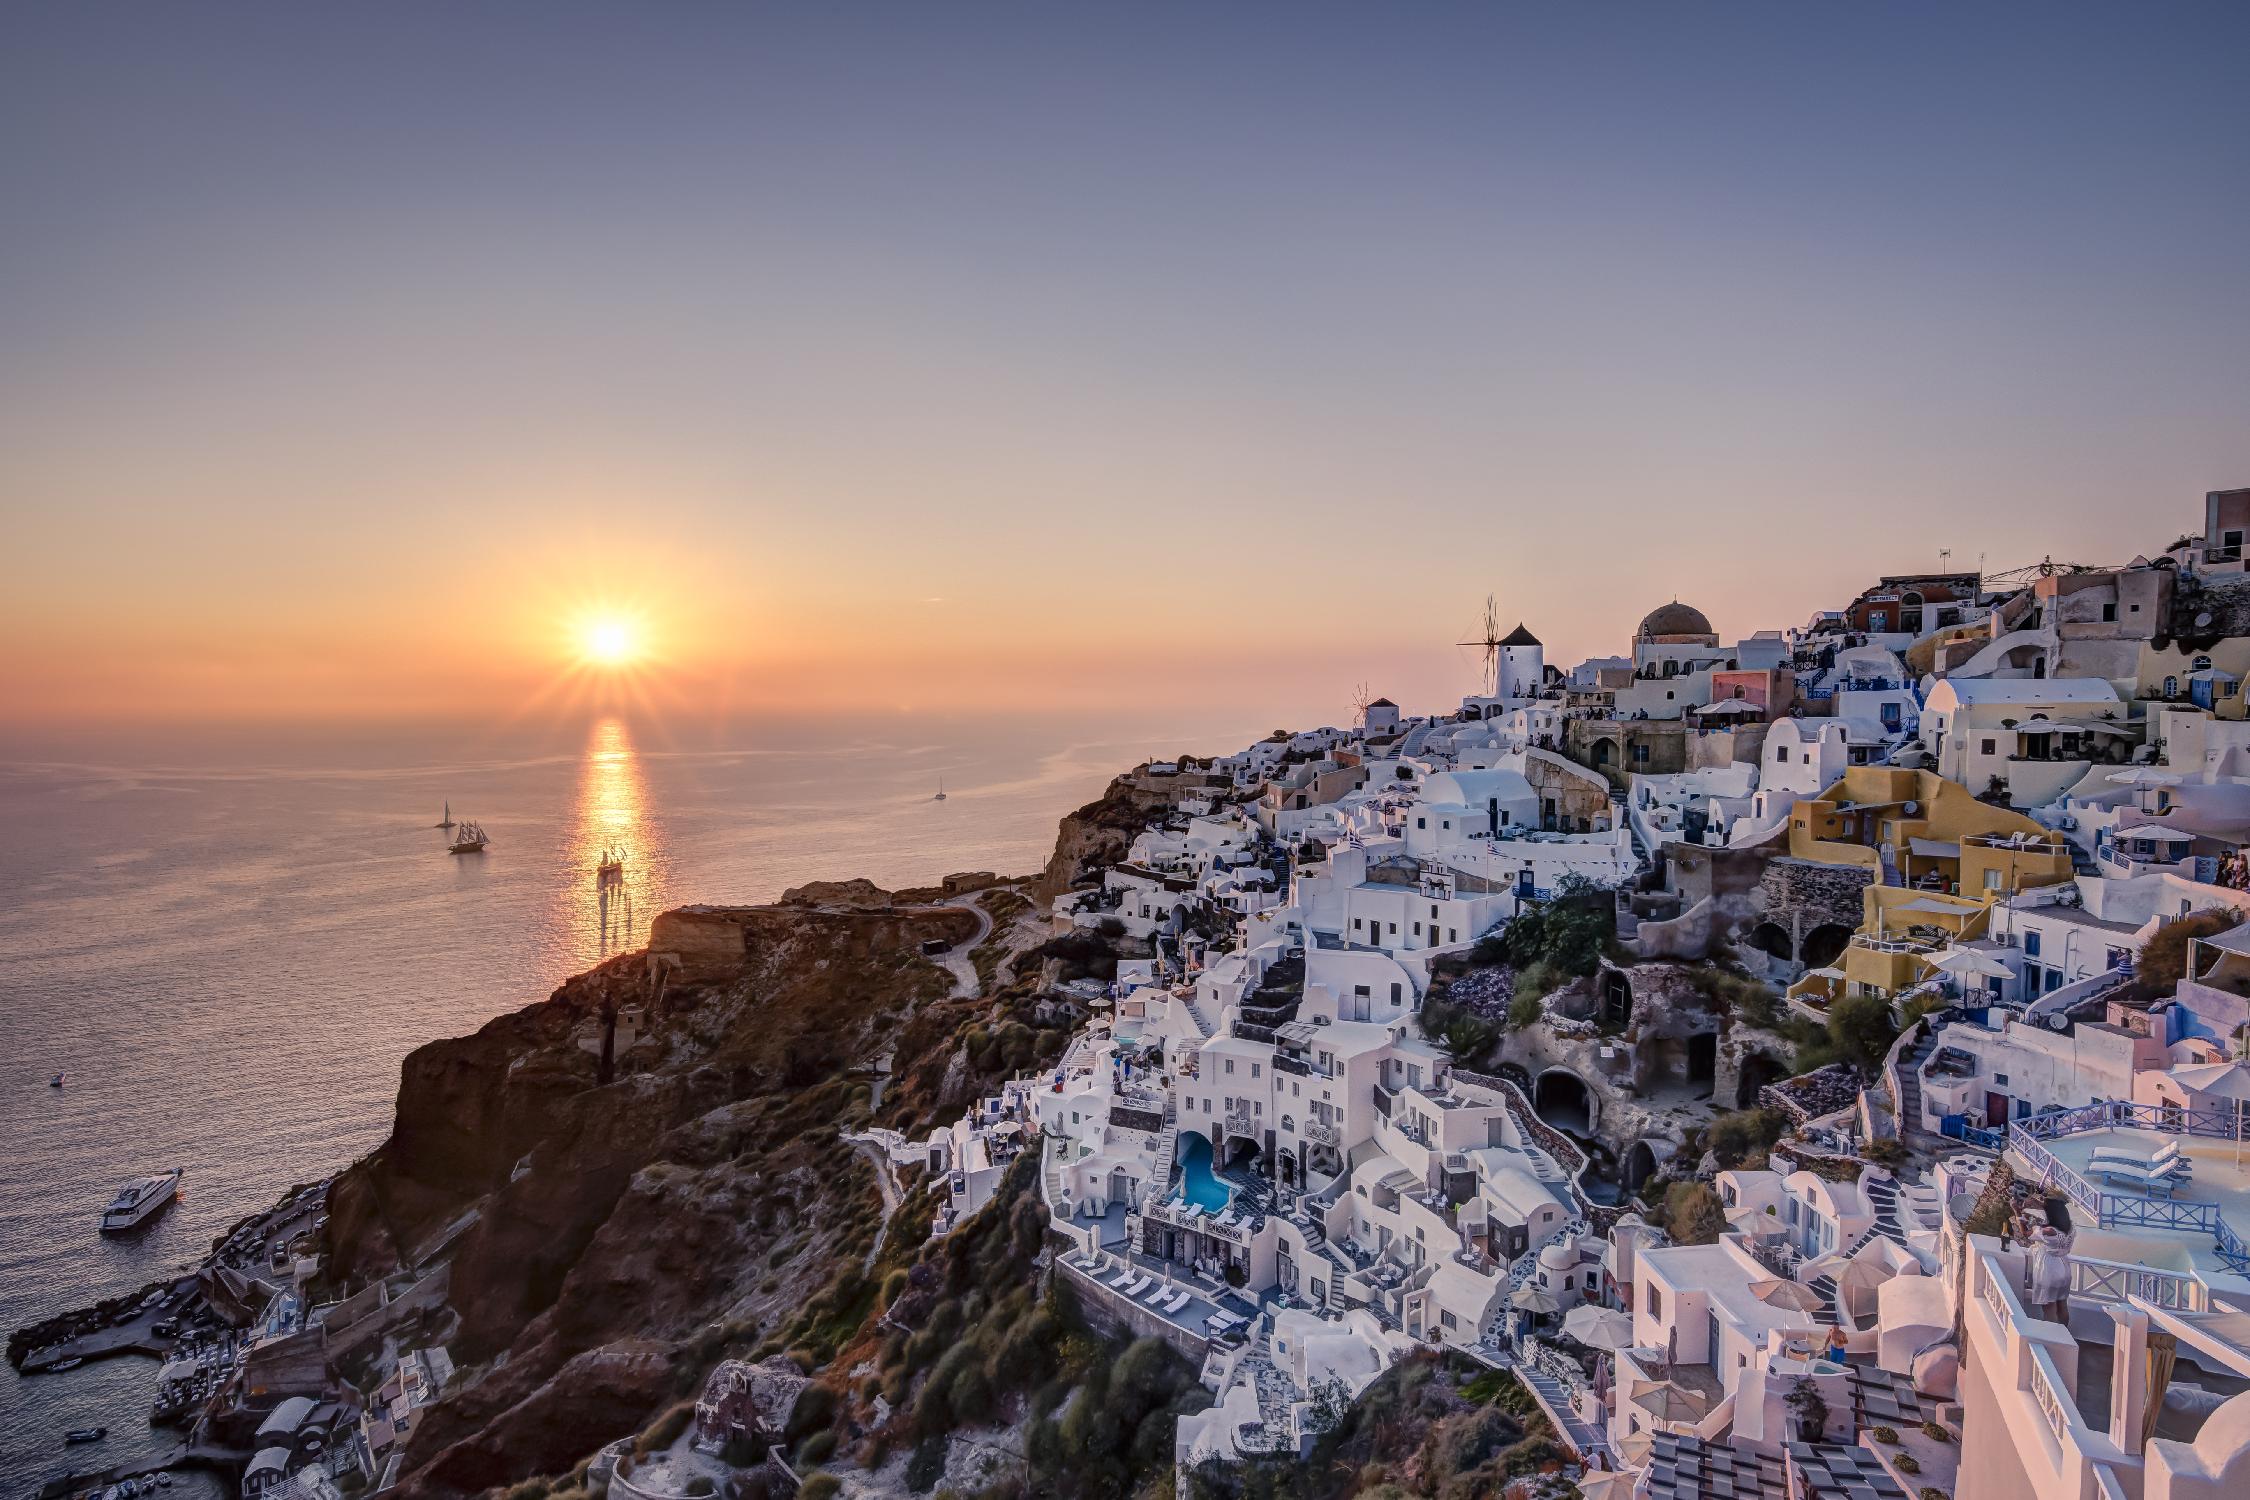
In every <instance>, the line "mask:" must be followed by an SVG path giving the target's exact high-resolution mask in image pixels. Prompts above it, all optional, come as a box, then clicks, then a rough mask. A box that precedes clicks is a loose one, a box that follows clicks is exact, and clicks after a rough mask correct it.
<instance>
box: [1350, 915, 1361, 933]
mask: <svg viewBox="0 0 2250 1500" xmlns="http://www.w3.org/2000/svg"><path fill="white" fill-rule="evenodd" d="M1360 920H1361V919H1360V918H1358V917H1354V918H1352V931H1354V932H1357V931H1359V930H1360Z"/></svg>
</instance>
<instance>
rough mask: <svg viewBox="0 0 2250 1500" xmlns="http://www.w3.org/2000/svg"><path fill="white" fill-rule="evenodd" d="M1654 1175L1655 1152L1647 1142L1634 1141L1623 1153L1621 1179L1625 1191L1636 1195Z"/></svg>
mask: <svg viewBox="0 0 2250 1500" xmlns="http://www.w3.org/2000/svg"><path fill="white" fill-rule="evenodd" d="M1655 1174H1656V1151H1655V1149H1654V1148H1653V1147H1651V1146H1650V1145H1649V1143H1648V1142H1647V1141H1635V1142H1633V1144H1632V1146H1631V1148H1630V1149H1628V1150H1627V1151H1626V1153H1625V1161H1624V1163H1623V1167H1622V1169H1621V1177H1622V1180H1623V1182H1624V1187H1625V1191H1626V1192H1628V1193H1637V1192H1639V1191H1640V1190H1641V1184H1642V1183H1644V1182H1646V1181H1648V1180H1649V1178H1650V1177H1652V1176H1654V1175H1655Z"/></svg>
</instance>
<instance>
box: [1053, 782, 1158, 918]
mask: <svg viewBox="0 0 2250 1500" xmlns="http://www.w3.org/2000/svg"><path fill="white" fill-rule="evenodd" d="M1189 789H1190V788H1189V787H1188V785H1187V784H1186V783H1184V782H1180V781H1179V780H1178V779H1177V778H1174V779H1173V780H1172V781H1170V782H1160V783H1155V784H1152V783H1149V782H1147V781H1145V780H1143V779H1142V778H1141V777H1139V776H1135V775H1126V776H1120V777H1118V778H1117V779H1115V780H1114V781H1112V782H1110V784H1109V786H1108V788H1107V789H1106V790H1105V791H1104V792H1103V793H1102V794H1101V795H1100V796H1099V797H1096V798H1095V799H1094V800H1093V801H1091V802H1089V803H1087V804H1086V805H1085V806H1084V807H1081V808H1079V809H1078V810H1077V811H1076V812H1073V813H1068V814H1066V815H1065V816H1064V817H1063V820H1062V824H1061V826H1060V827H1058V828H1057V829H1056V830H1055V849H1054V853H1053V854H1051V855H1049V856H1048V858H1047V868H1046V869H1045V870H1044V871H1042V872H1041V874H1040V876H1039V893H1040V894H1041V895H1043V896H1045V897H1047V898H1049V899H1052V898H1054V897H1055V896H1058V895H1060V894H1062V893H1063V892H1064V891H1067V890H1069V889H1070V888H1071V887H1072V886H1074V885H1076V884H1078V883H1079V882H1080V881H1082V880H1085V879H1088V878H1090V877H1092V876H1096V875H1098V874H1099V873H1100V872H1101V870H1102V868H1103V866H1105V865H1115V864H1123V863H1124V861H1125V856H1126V854H1127V853H1128V852H1129V851H1130V850H1131V849H1132V847H1133V840H1134V838H1135V837H1137V836H1138V835H1139V834H1140V832H1141V830H1142V829H1144V828H1146V827H1148V825H1149V824H1150V823H1151V822H1152V821H1154V820H1156V819H1158V818H1160V817H1161V816H1162V815H1163V814H1164V813H1165V812H1166V811H1167V810H1168V809H1169V808H1170V807H1171V805H1172V802H1173V801H1174V799H1175V798H1176V797H1177V796H1179V795H1180V794H1181V793H1182V792H1185V791H1187V790H1189Z"/></svg>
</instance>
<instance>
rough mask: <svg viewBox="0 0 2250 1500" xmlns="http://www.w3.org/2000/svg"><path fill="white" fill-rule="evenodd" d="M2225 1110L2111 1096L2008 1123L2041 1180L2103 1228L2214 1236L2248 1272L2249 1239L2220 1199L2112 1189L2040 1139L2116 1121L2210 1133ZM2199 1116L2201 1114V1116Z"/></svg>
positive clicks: (2232, 1265) (2230, 1264)
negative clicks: (2104, 1187) (2088, 1176)
mask: <svg viewBox="0 0 2250 1500" xmlns="http://www.w3.org/2000/svg"><path fill="white" fill-rule="evenodd" d="M2224 1114H2226V1112H2225V1111H2220V1110H2188V1109H2172V1108H2170V1107H2168V1106H2163V1105H2149V1104H2127V1103H2124V1102H2122V1101H2117V1100H2111V1101H2105V1102H2103V1103H2099V1104H2089V1105H2086V1106H2084V1107H2083V1108H2080V1109H2073V1110H2065V1111H2063V1112H2062V1113H2060V1114H2053V1115H2042V1116H2034V1117H2032V1118H2030V1119H2027V1120H2014V1121H2011V1122H2009V1125H2008V1145H2009V1147H2010V1148H2012V1149H2013V1150H2015V1151H2016V1152H2017V1153H2018V1154H2020V1155H2021V1156H2022V1157H2023V1159H2024V1161H2025V1162H2026V1163H2028V1164H2029V1165H2030V1167H2031V1169H2032V1170H2033V1171H2034V1172H2035V1173H2037V1174H2038V1176H2039V1178H2040V1181H2041V1182H2042V1184H2043V1185H2045V1186H2048V1187H2060V1188H2061V1189H2062V1190H2063V1191H2064V1192H2065V1193H2066V1194H2068V1195H2069V1197H2070V1199H2071V1201H2073V1202H2075V1203H2077V1204H2078V1205H2079V1206H2080V1207H2082V1208H2084V1209H2086V1210H2087V1211H2088V1212H2090V1213H2092V1214H2093V1215H2094V1222H2095V1223H2096V1224H2098V1225H2100V1226H2101V1227H2102V1228H2104V1229H2113V1228H2128V1229H2131V1228H2140V1229H2184V1230H2194V1231H2197V1232H2200V1233H2203V1234H2208V1235H2210V1236H2211V1237H2212V1242H2213V1245H2212V1248H2213V1249H2215V1250H2216V1251H2217V1252H2218V1255H2219V1258H2220V1260H2222V1261H2224V1262H2225V1263H2226V1265H2227V1268H2228V1269H2229V1270H2233V1271H2242V1272H2250V1244H2245V1242H2244V1241H2243V1239H2242V1236H2241V1235H2240V1233H2238V1232H2237V1231H2236V1230H2235V1228H2234V1226H2233V1225H2231V1224H2229V1223H2228V1222H2227V1219H2226V1213H2225V1211H2224V1210H2223V1209H2221V1208H2220V1207H2219V1205H2218V1204H2216V1203H2212V1202H2209V1201H2206V1200H2202V1199H2188V1200H2185V1201H2182V1200H2179V1199H2175V1198H2134V1197H2128V1196H2126V1195H2125V1194H2123V1193H2108V1192H2103V1191H2101V1190H2100V1189H2098V1188H2096V1187H2095V1186H2094V1185H2093V1184H2092V1183H2090V1182H2088V1181H2087V1180H2086V1179H2085V1178H2084V1177H2082V1176H2080V1175H2079V1174H2078V1173H2077V1172H2075V1171H2073V1170H2072V1169H2071V1168H2069V1167H2067V1166H2065V1165H2063V1163H2062V1162H2061V1161H2060V1160H2058V1159H2057V1158H2056V1156H2055V1154H2054V1153H2053V1152H2052V1151H2050V1150H2048V1149H2047V1147H2046V1146H2045V1145H2044V1144H2042V1142H2043V1141H2047V1140H2053V1139H2055V1138H2056V1137H2058V1136H2064V1135H2077V1134H2079V1133H2081V1132H2084V1131H2089V1130H2106V1129H2112V1128H2118V1127H2124V1128H2129V1129H2141V1130H2151V1131H2158V1132H2162V1133H2164V1134H2170V1135H2199V1136H2209V1135H2211V1134H2212V1133H2213V1132H2212V1130H2211V1128H2210V1121H2211V1120H2212V1119H2213V1118H2215V1117H2219V1116H2221V1115H2224ZM2198 1117H2201V1118H2198ZM2235 1129H2236V1126H2235V1124H2234V1122H2233V1120H2232V1118H2231V1117H2229V1119H2228V1129H2227V1134H2226V1137H2225V1138H2226V1139H2229V1140H2232V1139H2234V1132H2235Z"/></svg>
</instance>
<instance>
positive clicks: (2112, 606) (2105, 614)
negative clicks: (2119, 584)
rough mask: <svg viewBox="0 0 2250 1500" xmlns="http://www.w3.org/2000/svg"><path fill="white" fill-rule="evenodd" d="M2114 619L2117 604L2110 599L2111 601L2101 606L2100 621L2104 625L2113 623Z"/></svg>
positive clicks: (2115, 617)
mask: <svg viewBox="0 0 2250 1500" xmlns="http://www.w3.org/2000/svg"><path fill="white" fill-rule="evenodd" d="M2116 619H2117V604H2116V601H2114V600H2112V601H2111V602H2110V603H2108V604H2105V605H2103V606H2102V623H2103V624H2104V625H2109V624H2113V623H2114V622H2115V621H2116Z"/></svg>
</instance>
